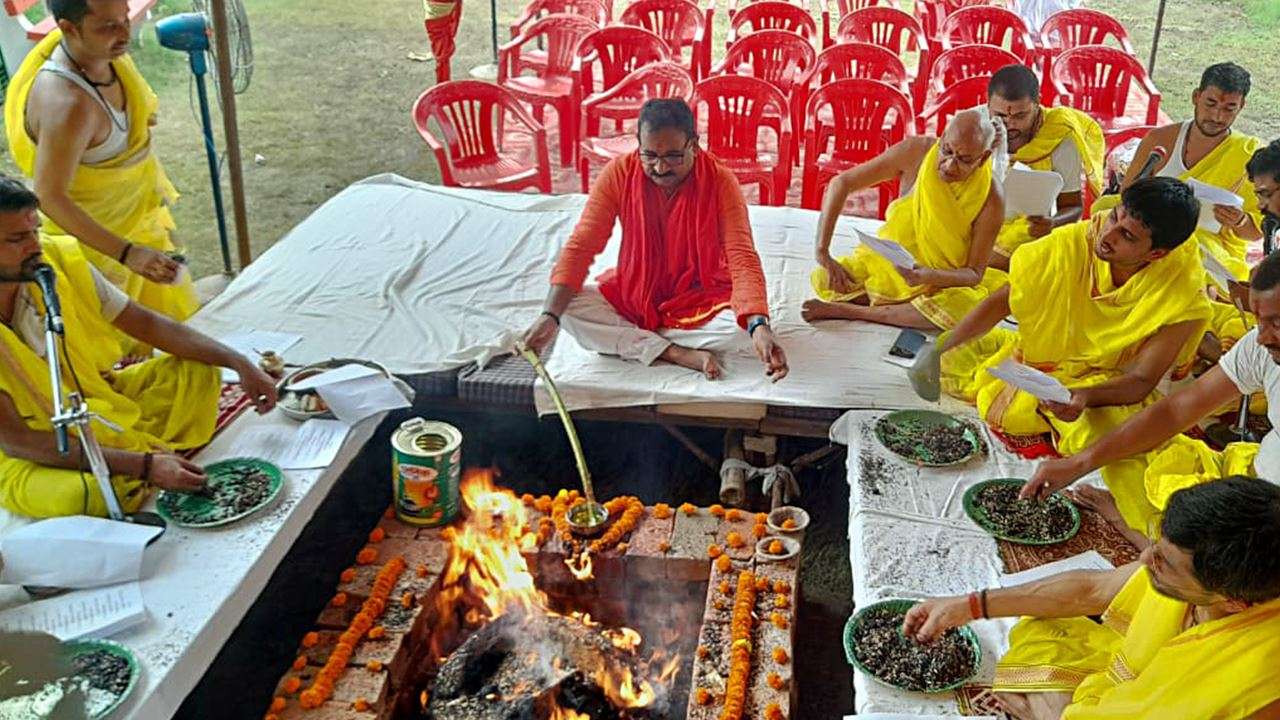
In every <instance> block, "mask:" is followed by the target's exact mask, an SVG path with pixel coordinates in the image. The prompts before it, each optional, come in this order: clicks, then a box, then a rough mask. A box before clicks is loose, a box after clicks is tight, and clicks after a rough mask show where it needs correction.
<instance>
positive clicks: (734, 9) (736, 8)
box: [713, 0, 816, 20]
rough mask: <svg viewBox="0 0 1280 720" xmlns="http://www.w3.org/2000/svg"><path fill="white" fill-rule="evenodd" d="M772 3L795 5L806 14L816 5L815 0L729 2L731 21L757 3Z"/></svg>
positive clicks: (730, 0)
mask: <svg viewBox="0 0 1280 720" xmlns="http://www.w3.org/2000/svg"><path fill="white" fill-rule="evenodd" d="M770 1H773V2H786V3H788V4H791V5H795V6H796V7H799V8H802V9H804V10H805V12H809V11H811V10H813V9H814V5H815V4H816V2H815V0H729V19H730V20H732V19H733V18H734V16H735V15H737V14H738V13H739V12H740V11H742V10H743V9H744V8H748V7H751V6H752V5H754V4H756V3H757V2H770ZM713 2H714V0H713Z"/></svg>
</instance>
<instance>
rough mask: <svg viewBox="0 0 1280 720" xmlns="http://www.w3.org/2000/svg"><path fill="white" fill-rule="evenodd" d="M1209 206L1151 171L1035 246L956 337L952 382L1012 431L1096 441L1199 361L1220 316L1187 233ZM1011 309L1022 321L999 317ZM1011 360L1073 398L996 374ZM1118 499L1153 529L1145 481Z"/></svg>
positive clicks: (945, 383)
mask: <svg viewBox="0 0 1280 720" xmlns="http://www.w3.org/2000/svg"><path fill="white" fill-rule="evenodd" d="M1198 212H1199V203H1198V202H1197V201H1196V199H1195V197H1193V196H1192V194H1191V189H1190V188H1188V187H1187V186H1186V184H1185V183H1183V182H1181V181H1178V180H1174V179H1172V178H1148V179H1146V180H1142V181H1139V182H1136V183H1134V184H1133V185H1131V186H1130V187H1129V189H1127V190H1125V192H1124V195H1123V198H1122V201H1121V204H1120V206H1118V207H1116V208H1115V209H1114V210H1112V211H1111V212H1110V213H1109V214H1107V215H1106V216H1095V217H1094V218H1093V219H1092V220H1087V221H1081V222H1078V223H1075V224H1072V225H1067V226H1064V227H1060V228H1058V229H1057V230H1054V231H1053V232H1052V233H1050V234H1049V235H1048V236H1046V237H1044V238H1041V239H1039V240H1036V241H1034V242H1031V243H1027V244H1026V245H1023V246H1022V247H1021V248H1019V249H1018V250H1017V252H1015V253H1014V254H1013V259H1012V263H1011V265H1010V269H1009V284H1008V285H1007V286H1006V287H1004V288H1001V289H1000V290H997V291H996V292H994V293H992V294H991V297H989V298H987V299H986V300H985V301H983V303H982V304H981V305H979V306H978V307H977V308H975V309H974V311H973V312H972V313H970V314H969V315H968V316H967V317H965V319H964V320H962V321H961V322H960V323H959V324H958V325H957V326H956V328H955V330H954V331H953V332H951V333H950V334H949V335H948V336H944V337H945V339H944V341H943V343H942V345H941V346H940V351H941V352H942V353H943V355H942V368H941V369H942V387H943V390H945V391H946V392H947V393H948V394H950V395H952V396H954V397H957V398H960V399H963V400H966V401H968V402H972V403H975V404H976V405H977V406H978V412H979V414H980V415H981V417H982V418H983V419H984V420H985V421H986V422H987V423H988V424H989V425H990V426H991V427H992V428H994V429H996V430H998V431H1000V432H1001V433H1004V434H1007V435H1041V434H1043V433H1053V435H1054V444H1055V447H1056V448H1057V450H1058V452H1059V453H1061V454H1063V455H1072V454H1074V453H1077V452H1080V451H1081V450H1083V449H1085V448H1087V447H1089V446H1090V445H1092V444H1093V443H1094V442H1096V441H1097V440H1098V438H1100V437H1102V436H1103V435H1104V434H1106V433H1107V432H1108V431H1109V430H1111V429H1112V428H1114V427H1116V426H1118V425H1119V424H1120V423H1121V422H1123V421H1124V420H1125V418H1127V417H1129V416H1130V415H1132V414H1134V413H1135V412H1137V411H1138V410H1139V409H1141V408H1142V406H1143V405H1145V404H1148V403H1150V402H1152V401H1153V397H1152V395H1153V391H1154V390H1155V388H1156V385H1157V383H1159V382H1160V380H1162V379H1163V378H1164V377H1165V376H1166V375H1167V374H1168V373H1169V371H1170V368H1174V367H1178V366H1182V365H1185V364H1188V363H1189V362H1190V360H1191V357H1192V355H1193V353H1194V350H1195V345H1196V342H1197V339H1198V338H1199V336H1200V333H1202V332H1203V331H1204V324H1205V322H1206V321H1207V320H1208V317H1209V301H1208V298H1207V297H1206V296H1205V293H1204V282H1203V281H1204V271H1203V269H1202V268H1201V266H1200V253H1199V249H1198V248H1197V246H1196V244H1195V243H1191V242H1186V240H1187V238H1188V237H1190V235H1191V232H1192V230H1193V229H1194V228H1195V224H1196V217H1197V215H1198ZM1011 314H1012V316H1013V318H1014V319H1015V320H1016V321H1017V323H1018V330H1017V331H1013V330H1008V329H1004V328H997V327H996V325H997V324H998V323H999V322H1000V321H1001V320H1003V319H1005V318H1006V317H1008V316H1009V315H1011ZM1010 358H1012V359H1014V360H1018V361H1021V362H1022V363H1025V364H1027V365H1030V366H1032V367H1035V368H1039V369H1040V370H1043V371H1045V372H1047V373H1049V374H1051V375H1053V376H1054V377H1056V378H1057V379H1058V380H1059V381H1060V382H1062V383H1063V384H1064V385H1066V386H1067V388H1068V389H1070V390H1071V400H1070V402H1069V403H1066V404H1056V403H1043V404H1042V403H1040V402H1039V401H1038V400H1037V399H1036V398H1035V397H1034V396H1032V395H1031V394H1029V393H1027V392H1025V391H1022V390H1018V389H1017V388H1015V387H1013V386H1011V385H1008V384H1006V383H1005V382H1004V381H1002V380H1000V379H998V378H996V377H995V376H993V375H991V374H990V373H988V372H987V370H988V369H989V368H992V367H994V366H996V365H998V364H1000V363H1001V362H1003V361H1004V360H1006V359H1010ZM1117 499H1118V500H1120V501H1121V509H1122V510H1123V511H1124V512H1125V513H1126V517H1132V518H1134V519H1133V520H1132V521H1131V522H1135V523H1139V524H1138V525H1137V526H1138V527H1143V526H1144V525H1143V524H1142V523H1145V518H1146V517H1147V516H1148V515H1149V514H1150V511H1149V508H1147V506H1146V504H1145V496H1144V495H1143V494H1142V493H1141V492H1140V490H1139V489H1133V490H1131V491H1130V492H1126V493H1117Z"/></svg>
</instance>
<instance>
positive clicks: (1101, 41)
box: [1040, 8, 1138, 104]
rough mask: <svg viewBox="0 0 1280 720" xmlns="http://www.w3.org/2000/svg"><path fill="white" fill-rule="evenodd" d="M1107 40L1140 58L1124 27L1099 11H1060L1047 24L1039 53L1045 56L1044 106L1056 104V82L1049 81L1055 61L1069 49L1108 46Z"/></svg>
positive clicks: (1042, 89)
mask: <svg viewBox="0 0 1280 720" xmlns="http://www.w3.org/2000/svg"><path fill="white" fill-rule="evenodd" d="M1108 39H1114V40H1115V42H1116V44H1117V45H1119V46H1120V49H1121V50H1123V51H1124V52H1127V53H1129V54H1130V55H1132V56H1134V57H1137V56H1138V54H1137V53H1136V52H1134V49H1133V43H1132V42H1130V41H1129V33H1128V32H1127V31H1126V30H1125V29H1124V25H1121V24H1120V21H1119V20H1116V19H1115V18H1113V17H1111V16H1110V15H1108V14H1106V13H1104V12H1101V11H1099V10H1090V9H1088V8H1076V9H1074V10H1061V11H1059V12H1056V13H1054V14H1052V15H1050V16H1049V19H1047V20H1045V21H1044V26H1043V27H1041V28H1040V53H1041V54H1042V55H1043V56H1044V87H1043V88H1041V90H1040V94H1041V96H1042V97H1044V98H1045V100H1044V102H1045V104H1049V103H1051V102H1053V83H1052V82H1051V81H1050V80H1049V71H1050V69H1051V68H1052V67H1053V60H1054V58H1056V57H1057V56H1058V54H1059V53H1061V52H1062V51H1063V50H1066V49H1067V48H1073V47H1080V46H1081V45H1106V44H1107V40H1108Z"/></svg>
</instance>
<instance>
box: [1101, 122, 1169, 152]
mask: <svg viewBox="0 0 1280 720" xmlns="http://www.w3.org/2000/svg"><path fill="white" fill-rule="evenodd" d="M1155 129H1156V126H1155V125H1134V126H1133V127H1127V128H1120V129H1119V130H1108V131H1106V132H1104V133H1102V138H1103V141H1104V142H1105V143H1106V148H1107V149H1106V151H1105V152H1104V153H1103V157H1106V156H1107V155H1110V154H1111V153H1112V152H1114V151H1115V149H1116V148H1118V147H1120V146H1121V145H1123V144H1124V143H1126V142H1128V141H1129V140H1132V139H1134V138H1138V139H1142V138H1144V137H1146V136H1147V134H1148V133H1150V132H1151V131H1152V130H1155Z"/></svg>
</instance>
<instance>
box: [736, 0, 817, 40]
mask: <svg viewBox="0 0 1280 720" xmlns="http://www.w3.org/2000/svg"><path fill="white" fill-rule="evenodd" d="M761 30H785V31H787V32H791V33H797V34H799V35H800V36H801V37H803V38H804V39H806V40H808V41H809V42H813V40H814V38H815V37H816V36H817V34H818V24H817V23H816V22H814V20H813V15H811V14H809V11H808V10H806V9H804V8H802V7H800V6H799V5H792V4H791V3H788V2H782V1H781V0H761V2H753V3H751V4H750V5H748V6H746V7H744V8H742V9H741V10H739V11H738V12H737V13H735V14H734V16H733V19H731V20H730V21H729V36H728V40H729V43H730V44H733V43H734V42H736V41H737V40H739V39H741V38H743V37H745V36H746V35H747V34H748V33H749V32H750V33H754V32H759V31H761Z"/></svg>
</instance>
